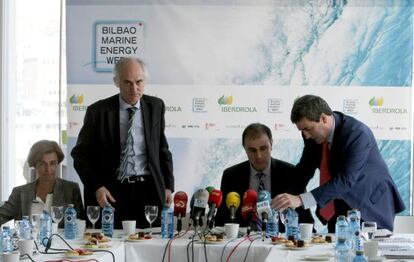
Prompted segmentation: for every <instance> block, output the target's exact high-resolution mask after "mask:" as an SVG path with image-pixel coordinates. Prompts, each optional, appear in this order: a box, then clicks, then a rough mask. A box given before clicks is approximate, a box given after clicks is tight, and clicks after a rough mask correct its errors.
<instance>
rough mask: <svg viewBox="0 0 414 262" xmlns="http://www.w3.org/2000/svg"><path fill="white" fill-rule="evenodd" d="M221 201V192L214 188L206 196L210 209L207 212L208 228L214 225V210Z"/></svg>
mask: <svg viewBox="0 0 414 262" xmlns="http://www.w3.org/2000/svg"><path fill="white" fill-rule="evenodd" d="M222 201H223V193H221V191H220V190H218V189H214V190H212V191H211V193H210V196H209V197H208V206H209V207H210V210H209V211H208V214H207V225H209V227H210V228H213V226H214V219H213V217H214V215H215V214H216V210H217V209H218V208H219V207H220V205H221V202H222Z"/></svg>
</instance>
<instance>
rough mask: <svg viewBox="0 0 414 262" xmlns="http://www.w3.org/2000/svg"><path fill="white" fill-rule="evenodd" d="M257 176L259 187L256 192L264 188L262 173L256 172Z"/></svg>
mask: <svg viewBox="0 0 414 262" xmlns="http://www.w3.org/2000/svg"><path fill="white" fill-rule="evenodd" d="M257 177H258V178H259V187H258V190H257V191H258V192H260V191H263V190H266V188H265V185H264V174H263V173H257Z"/></svg>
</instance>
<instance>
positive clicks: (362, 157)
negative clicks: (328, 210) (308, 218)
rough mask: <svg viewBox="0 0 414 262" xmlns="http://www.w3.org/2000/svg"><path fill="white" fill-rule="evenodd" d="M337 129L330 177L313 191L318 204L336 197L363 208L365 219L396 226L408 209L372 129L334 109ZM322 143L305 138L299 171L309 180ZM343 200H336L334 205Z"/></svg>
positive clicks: (353, 206)
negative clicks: (397, 220) (396, 215)
mask: <svg viewBox="0 0 414 262" xmlns="http://www.w3.org/2000/svg"><path fill="white" fill-rule="evenodd" d="M334 117H335V131H334V137H333V141H332V144H331V149H330V154H329V172H330V175H331V178H332V179H331V181H329V182H328V183H326V184H324V185H323V186H319V187H317V188H315V189H313V190H312V191H311V193H312V195H313V196H314V197H315V199H316V202H317V203H318V206H319V207H324V206H325V205H326V204H327V203H328V202H329V201H331V200H333V199H337V200H343V201H344V202H345V203H346V204H347V205H348V206H349V207H351V208H357V209H359V210H360V211H361V217H362V219H363V220H364V221H376V222H377V225H378V228H386V229H389V230H391V231H392V230H393V227H394V217H395V214H396V213H398V212H401V211H403V210H404V209H405V205H404V203H403V201H402V199H401V197H400V194H399V192H398V190H397V187H396V185H395V184H394V182H393V180H392V178H391V176H390V174H389V171H388V168H387V165H386V164H385V162H384V160H383V159H382V156H381V154H380V152H379V150H378V146H377V143H376V140H375V138H374V135H373V134H372V132H371V130H370V129H369V128H368V127H367V126H366V125H365V124H363V123H362V122H360V121H358V120H356V119H355V118H352V117H350V116H346V115H344V114H342V113H339V112H334ZM321 157H322V146H321V145H318V144H316V143H315V142H314V141H313V140H312V139H305V147H304V149H303V154H302V157H301V159H300V162H299V163H298V164H297V166H296V171H297V172H298V173H297V175H299V176H301V178H302V181H303V183H306V184H307V183H308V182H309V180H310V179H311V178H312V176H313V175H314V172H315V169H316V168H319V165H320V162H321ZM338 203H340V202H339V201H338V202H337V201H335V206H337V204H338Z"/></svg>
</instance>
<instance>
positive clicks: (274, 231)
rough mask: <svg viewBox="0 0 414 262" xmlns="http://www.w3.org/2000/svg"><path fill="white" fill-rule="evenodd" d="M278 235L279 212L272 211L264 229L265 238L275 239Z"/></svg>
mask: <svg viewBox="0 0 414 262" xmlns="http://www.w3.org/2000/svg"><path fill="white" fill-rule="evenodd" d="M278 235H279V211H277V210H276V209H272V214H271V216H270V217H269V222H268V223H267V227H266V237H276V236H278Z"/></svg>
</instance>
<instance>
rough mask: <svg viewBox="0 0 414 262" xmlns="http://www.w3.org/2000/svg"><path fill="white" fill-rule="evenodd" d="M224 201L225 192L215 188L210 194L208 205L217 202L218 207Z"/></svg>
mask: <svg viewBox="0 0 414 262" xmlns="http://www.w3.org/2000/svg"><path fill="white" fill-rule="evenodd" d="M222 201H223V193H221V191H220V190H218V189H214V190H213V191H211V193H210V196H209V197H208V205H209V206H211V205H212V204H213V203H214V204H216V208H219V207H220V205H221V202H222Z"/></svg>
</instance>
